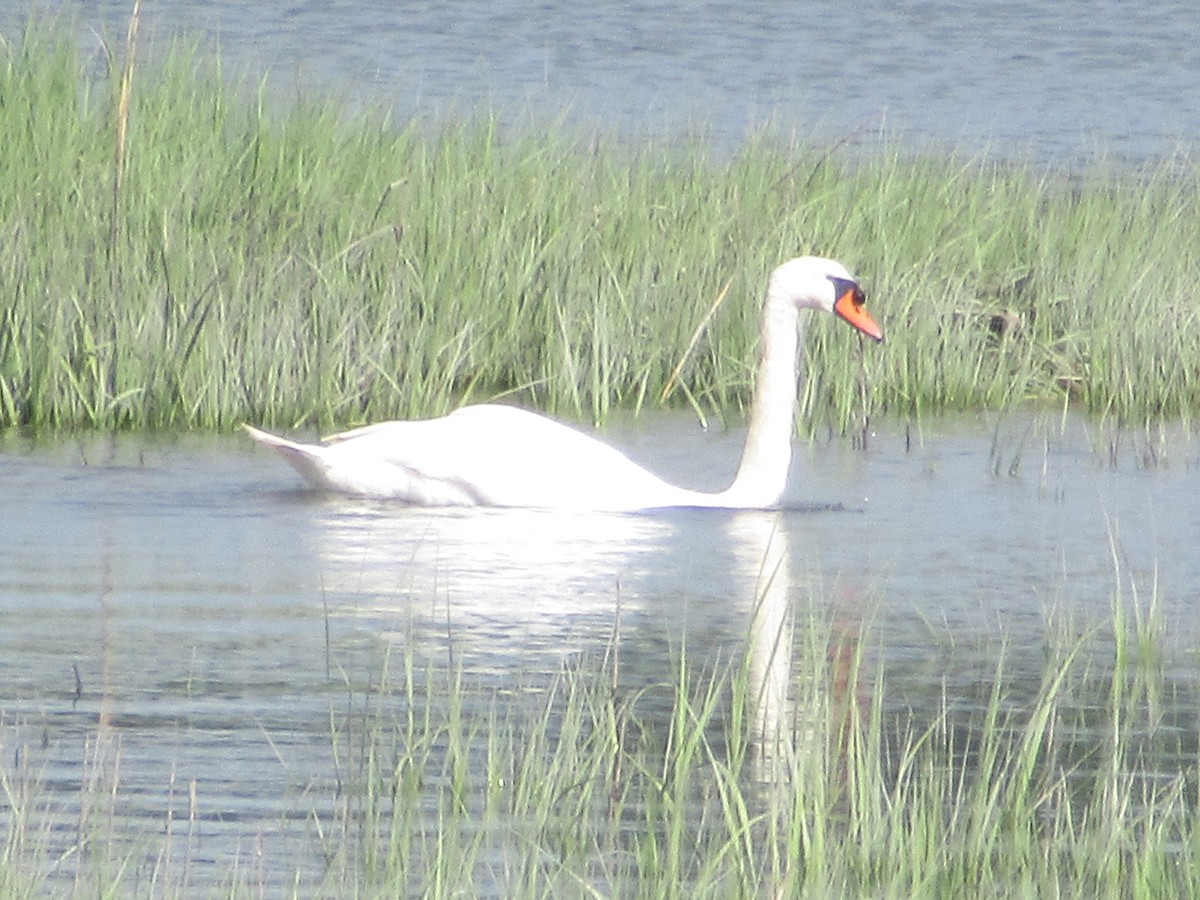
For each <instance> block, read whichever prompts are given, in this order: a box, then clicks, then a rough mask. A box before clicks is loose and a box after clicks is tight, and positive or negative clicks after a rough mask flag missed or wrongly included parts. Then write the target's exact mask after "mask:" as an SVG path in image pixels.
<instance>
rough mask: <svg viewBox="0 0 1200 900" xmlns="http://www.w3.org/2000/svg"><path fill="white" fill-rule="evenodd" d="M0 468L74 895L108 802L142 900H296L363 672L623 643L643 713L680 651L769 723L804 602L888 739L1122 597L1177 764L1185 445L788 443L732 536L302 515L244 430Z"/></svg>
mask: <svg viewBox="0 0 1200 900" xmlns="http://www.w3.org/2000/svg"><path fill="white" fill-rule="evenodd" d="M614 437H615V439H616V440H617V441H618V442H620V443H621V444H622V445H623V446H626V447H627V448H629V449H630V451H631V452H632V453H633V454H634V455H635V456H637V457H639V458H641V459H642V460H644V461H645V462H646V463H647V464H648V465H651V466H652V467H654V468H656V469H657V470H659V471H662V472H664V473H671V475H672V476H673V477H674V478H676V479H677V480H679V481H680V482H683V483H687V484H691V485H696V486H701V487H709V488H712V487H716V486H718V485H719V484H720V483H721V482H722V481H723V480H724V479H725V478H726V477H727V475H728V473H729V472H732V470H733V468H734V464H735V461H736V458H737V453H738V452H739V450H740V440H741V434H740V433H739V432H737V431H731V432H728V433H717V432H713V433H707V434H706V433H702V432H700V431H699V430H698V428H696V427H695V426H694V424H693V423H692V422H690V421H689V420H687V419H686V418H681V417H674V416H671V417H664V418H662V419H661V420H655V421H647V420H646V419H642V420H640V421H639V423H638V427H637V428H636V429H618V430H617V431H616V433H615V435H614ZM0 451H2V452H0V497H2V498H3V503H4V515H3V518H2V519H0V684H2V685H3V689H2V691H0V773H4V774H6V775H7V776H8V779H9V783H10V784H25V783H29V784H33V783H36V784H38V785H40V787H38V788H37V790H36V792H35V796H37V797H40V798H41V799H42V802H44V803H48V805H49V806H48V809H47V810H45V815H47V816H48V817H49V821H51V822H52V823H57V824H54V826H53V828H51V830H50V831H49V833H48V837H47V838H46V840H47V841H48V842H49V843H50V844H51V845H52V850H53V851H54V852H55V853H63V854H67V860H68V861H67V862H66V863H64V864H63V865H62V869H63V870H64V871H66V872H69V871H70V859H72V858H73V857H71V856H70V855H69V852H68V851H69V850H70V848H71V847H72V846H73V842H74V841H75V840H76V839H77V837H78V834H77V827H78V822H79V820H80V816H81V814H82V813H81V806H86V805H87V804H88V803H103V802H106V801H105V797H106V796H108V795H107V794H106V790H107V789H108V788H109V787H112V786H114V785H117V786H118V787H119V789H116V788H114V794H115V796H116V799H115V800H114V801H112V808H111V810H110V811H109V812H108V813H106V814H107V815H111V816H112V821H114V822H116V823H117V828H116V833H118V834H123V833H128V834H131V835H141V836H143V839H144V840H145V841H146V842H147V843H148V845H149V849H147V850H146V851H145V853H146V857H145V858H144V859H142V860H141V863H142V864H143V865H144V866H145V867H146V870H147V872H150V871H157V872H158V873H159V877H160V878H162V879H163V880H164V881H165V882H166V883H172V882H171V879H172V878H181V877H183V873H184V871H185V867H186V878H187V883H188V884H190V885H192V886H193V887H194V888H203V887H213V886H217V885H220V884H222V883H223V879H226V878H228V877H229V871H230V866H231V865H232V862H231V861H238V865H239V868H240V869H241V870H242V871H243V872H250V873H254V874H253V878H251V881H252V882H253V883H255V884H263V885H266V886H268V887H270V889H271V890H272V891H274V890H276V889H282V888H283V886H286V885H287V884H290V883H291V880H292V879H293V878H294V877H296V876H295V873H296V872H297V871H298V872H300V873H301V879H302V881H303V882H304V883H313V884H315V883H317V882H318V881H319V879H320V877H321V872H322V866H323V862H322V857H321V854H320V852H319V848H320V847H321V846H322V843H321V840H320V838H319V835H320V834H322V833H324V832H323V830H322V829H324V830H325V831H328V829H329V828H330V827H331V823H332V821H333V820H334V818H335V815H336V812H337V809H336V807H337V803H338V802H339V801H338V799H337V798H338V797H339V796H340V792H339V788H338V786H339V784H340V783H341V781H340V779H341V778H343V777H344V767H345V765H346V760H345V754H346V753H347V750H346V748H345V747H339V746H338V742H337V740H336V739H335V733H336V732H337V731H338V730H339V729H340V728H342V727H345V726H344V723H345V722H346V721H347V716H352V715H353V714H355V710H356V709H359V706H360V705H361V704H362V703H363V702H365V701H364V700H363V699H362V698H363V697H365V696H368V692H369V690H370V689H371V688H372V687H373V686H378V685H379V684H380V682H381V681H383V680H384V679H385V664H386V665H390V666H392V667H394V668H398V667H399V660H400V659H401V658H403V657H404V655H405V654H406V653H409V654H412V655H413V659H414V663H415V668H416V671H418V672H435V671H440V672H445V671H448V670H450V669H454V670H461V672H462V673H463V678H464V679H465V681H466V682H467V683H468V684H470V685H472V686H474V687H475V688H478V689H480V690H482V691H484V693H487V692H489V691H490V692H493V693H494V694H495V696H498V697H501V698H505V697H507V698H509V700H508V701H504V702H520V698H522V697H532V698H535V701H536V698H537V697H538V696H541V693H542V692H543V691H544V688H545V685H546V684H547V683H548V680H549V679H550V678H552V677H553V675H554V674H555V673H559V672H561V671H563V670H564V668H572V667H580V666H583V667H586V666H588V665H591V664H597V665H598V664H601V663H600V661H602V660H603V659H604V655H605V652H606V650H607V649H608V647H609V646H610V639H611V636H612V633H613V630H614V627H615V626H616V625H618V624H619V630H620V633H621V646H622V672H621V677H622V679H623V682H624V683H625V685H626V687H627V689H628V690H629V691H631V692H633V691H639V690H640V691H645V698H646V699H645V701H644V703H643V704H642V707H641V714H642V715H645V716H647V717H648V720H650V721H652V720H655V719H658V720H661V722H662V723H665V722H666V721H667V720H669V717H670V715H671V713H670V702H669V701H670V691H669V690H668V689H664V685H665V686H669V685H671V684H672V683H673V682H674V680H675V679H676V677H677V676H676V674H675V671H676V670H675V668H674V667H675V665H676V664H677V661H678V659H679V653H678V651H679V649H680V648H682V647H686V649H687V659H688V660H689V661H690V666H691V668H692V669H694V672H693V673H692V675H691V676H689V677H690V678H694V679H697V680H699V679H700V678H702V677H703V672H705V671H708V670H710V669H711V666H712V665H713V663H714V661H715V660H718V659H729V658H736V657H737V656H738V655H739V654H744V653H746V652H749V653H750V655H751V660H752V669H753V678H754V679H755V681H756V683H760V684H761V685H762V686H763V687H762V690H763V696H764V698H765V700H764V702H763V703H762V704H761V708H760V709H759V711H758V713H757V715H758V716H759V719H761V721H760V722H759V724H758V725H757V726H756V727H761V726H762V725H763V724H769V723H771V722H774V721H778V720H787V718H788V717H789V716H790V715H792V712H791V711H790V710H789V706H788V704H789V703H790V702H792V701H791V700H790V699H789V697H790V696H792V695H794V694H795V691H796V685H795V684H794V683H793V674H792V670H791V663H792V660H791V658H790V657H789V656H788V655H787V654H783V655H774V656H773V655H772V653H771V652H770V647H771V646H772V642H773V640H774V635H775V634H776V633H777V632H778V629H779V627H781V623H782V622H783V621H784V620H785V618H786V616H787V615H788V612H789V611H791V612H795V613H796V614H797V620H796V621H797V623H798V624H797V626H796V627H797V631H798V632H801V633H802V632H803V630H804V628H805V625H804V623H805V622H806V621H807V619H806V618H805V615H804V611H805V610H816V611H818V613H819V618H821V619H822V620H823V621H824V620H830V621H833V622H834V623H835V624H836V627H837V629H838V630H839V632H840V633H842V634H844V635H848V636H852V637H853V636H855V635H858V634H862V633H865V634H866V635H867V644H868V645H869V651H868V658H869V660H870V663H869V664H870V667H871V669H872V672H873V671H875V670H877V669H878V667H882V668H883V670H884V671H886V684H887V698H886V702H887V704H888V709H889V713H888V716H889V717H893V716H907V715H914V714H915V715H917V716H918V718H920V717H925V718H932V717H933V716H936V715H937V713H938V711H939V710H941V709H943V708H944V707H945V706H948V707H949V708H951V709H961V710H966V711H968V712H970V711H972V710H974V711H978V710H979V709H980V708H981V704H983V703H984V702H986V699H987V697H988V694H989V691H990V687H991V685H992V683H993V681H994V679H995V676H996V671H997V664H998V661H999V660H1000V658H1001V656H1003V658H1004V665H1005V672H1006V677H1007V678H1008V679H1009V684H1010V687H1009V689H1008V694H1007V697H1008V701H1009V702H1011V703H1012V704H1014V705H1015V706H1018V707H1019V706H1020V705H1021V703H1022V702H1023V700H1024V699H1025V698H1026V697H1029V696H1032V695H1033V694H1035V693H1036V692H1037V690H1038V687H1039V684H1040V681H1041V678H1042V676H1043V674H1044V671H1045V667H1046V660H1047V654H1048V653H1050V652H1052V651H1053V648H1055V647H1062V646H1066V645H1070V643H1071V642H1072V641H1073V640H1074V639H1075V636H1076V635H1078V634H1084V633H1093V634H1094V635H1095V636H1096V637H1097V639H1096V640H1095V641H1094V642H1093V643H1092V644H1089V647H1091V648H1092V649H1091V650H1090V651H1089V652H1094V653H1095V654H1096V658H1095V662H1094V668H1095V669H1096V671H1097V672H1098V673H1100V674H1103V672H1104V671H1105V670H1106V669H1107V668H1109V667H1111V643H1110V642H1109V639H1108V638H1106V637H1105V635H1106V634H1107V630H1108V624H1107V623H1111V621H1112V616H1113V606H1114V604H1113V597H1114V594H1115V593H1117V592H1118V591H1119V592H1120V593H1121V595H1122V599H1121V601H1120V603H1119V604H1118V605H1119V606H1120V607H1121V608H1123V609H1125V610H1126V611H1128V612H1129V613H1130V614H1132V611H1133V609H1134V607H1135V606H1137V607H1138V609H1140V610H1141V611H1142V612H1143V613H1145V612H1147V611H1148V610H1149V608H1150V606H1151V600H1152V598H1153V600H1154V602H1155V603H1156V604H1157V610H1158V614H1159V615H1160V616H1161V632H1160V640H1159V646H1160V652H1161V671H1162V675H1163V679H1164V684H1165V685H1166V690H1165V691H1164V692H1163V701H1162V709H1161V710H1160V712H1159V714H1158V716H1159V721H1160V723H1161V724H1162V725H1163V727H1164V728H1165V729H1166V730H1167V731H1169V733H1170V734H1171V735H1173V736H1174V737H1173V740H1174V741H1175V743H1174V744H1173V745H1172V746H1173V748H1174V750H1173V751H1172V752H1169V753H1165V755H1161V756H1158V757H1154V758H1155V759H1158V760H1159V762H1158V763H1157V764H1158V765H1159V766H1160V767H1161V769H1162V770H1163V771H1164V772H1167V773H1171V772H1178V771H1179V770H1180V769H1181V767H1182V766H1183V765H1184V763H1182V762H1180V757H1186V756H1187V754H1188V753H1191V754H1192V756H1191V759H1192V760H1194V757H1195V752H1196V748H1195V734H1196V730H1197V723H1196V719H1195V716H1196V713H1195V710H1196V708H1197V705H1196V700H1197V684H1196V679H1197V676H1198V674H1200V673H1198V672H1197V667H1196V660H1195V657H1194V655H1193V654H1192V652H1191V651H1192V649H1193V648H1194V647H1195V646H1196V644H1197V637H1198V635H1197V621H1198V620H1197V618H1196V616H1195V608H1196V600H1197V597H1196V585H1197V584H1200V553H1197V550H1196V548H1197V547H1200V522H1198V518H1200V517H1198V515H1197V512H1196V506H1195V503H1194V496H1195V495H1194V489H1193V486H1194V481H1195V478H1196V468H1197V467H1198V466H1200V447H1197V446H1196V445H1195V443H1194V442H1193V441H1192V439H1191V438H1190V437H1189V436H1188V435H1187V434H1184V433H1177V434H1172V435H1166V436H1163V435H1158V434H1148V435H1147V434H1140V433H1139V434H1129V433H1119V432H1116V431H1114V430H1112V429H1109V428H1106V427H1104V426H1100V425H1096V424H1089V423H1086V422H1082V421H1078V420H1074V419H1070V420H1068V421H1067V422H1066V423H1064V422H1062V421H1061V420H1060V419H1059V418H1058V417H1057V416H1054V415H1051V414H1040V415H1039V414H1034V415H1028V416H1014V417H1009V418H999V419H996V418H987V419H970V420H963V421H942V422H936V423H932V424H929V425H927V426H926V427H925V428H924V429H916V428H912V427H910V428H903V427H899V426H889V427H887V428H884V429H882V430H881V431H880V432H879V433H877V434H875V435H874V436H873V438H872V440H871V442H870V445H869V448H868V450H866V451H861V450H854V449H852V448H851V447H849V446H848V444H847V443H846V442H844V441H842V440H831V441H828V442H818V443H816V444H814V445H812V446H809V447H805V448H803V449H802V450H800V451H798V453H797V458H796V465H795V469H794V474H793V487H792V493H791V496H790V499H789V508H788V509H787V510H785V511H784V512H782V513H740V514H739V513H728V512H722V511H677V512H663V513H656V514H643V515H607V514H605V515H579V514H570V515H568V514H560V513H553V512H545V511H528V510H525V511H522V510H511V511H500V510H476V511H470V510H468V511H463V510H456V511H436V510H419V509H405V508H402V507H396V506H389V505H379V504H369V503H362V502H357V501H352V500H347V499H339V498H330V497H321V496H317V495H313V494H311V493H309V492H307V491H305V490H303V489H301V488H300V487H299V485H298V483H297V479H296V477H295V475H294V474H293V473H292V472H291V471H290V470H289V469H287V468H286V467H284V466H283V465H282V464H280V463H279V462H278V461H277V460H276V459H274V458H273V457H270V456H268V455H267V454H265V453H263V452H261V451H259V450H257V448H252V447H250V446H248V441H246V440H244V439H240V438H195V437H186V438H172V439H155V438H148V437H122V438H115V439H114V438H82V439H72V440H66V441H61V442H49V443H41V442H39V443H30V442H28V441H26V440H23V439H20V438H15V437H9V438H8V439H6V441H5V442H4V443H3V445H2V446H0ZM764 565H765V566H766V568H767V569H768V570H774V569H775V566H776V565H779V566H780V568H779V572H780V573H781V574H780V576H779V578H778V579H777V580H776V581H775V582H773V584H774V587H771V586H767V587H764V583H765V582H764V578H763V568H764ZM781 586H782V587H781ZM764 592H765V593H766V595H767V602H766V604H765V605H764V610H763V611H761V612H760V613H758V615H757V616H756V615H755V613H754V610H755V600H756V598H757V597H759V596H762V595H763V594H764ZM1135 594H1136V595H1137V596H1136V603H1135V596H1134V595H1135ZM799 643H800V644H802V643H804V642H803V640H801V641H799ZM389 659H390V660H391V662H390V663H389V662H388V660H389ZM873 677H874V676H873V674H870V673H868V674H867V675H866V676H865V677H864V679H863V690H865V691H869V689H870V686H871V684H872V683H873ZM514 698H515V699H514ZM1078 702H1079V703H1081V704H1082V703H1087V702H1090V699H1089V698H1085V697H1080V698H1079V700H1078ZM360 711H361V710H360ZM472 714H477V715H480V716H483V717H484V718H483V719H482V720H481V721H484V722H486V715H487V710H482V711H478V710H477V711H475V712H474V713H472V712H471V711H468V712H467V715H468V716H470V715H472ZM889 721H890V718H889ZM1097 727H1098V728H1099V727H1101V726H1099V725H1098V726H1097ZM1161 751H1162V748H1158V749H1155V748H1154V747H1151V749H1150V752H1151V755H1153V754H1154V753H1160V752H1161ZM1172 754H1173V755H1172ZM89 785H90V786H92V787H93V788H95V789H94V790H90V791H89V790H88V787H89ZM88 798H92V799H88ZM96 798H98V799H96ZM500 852H503V851H502V849H501V851H500ZM51 856H53V853H52V854H51ZM146 878H149V875H147V876H146ZM496 892H497V893H502V891H500V890H498V889H497V891H496Z"/></svg>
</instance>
